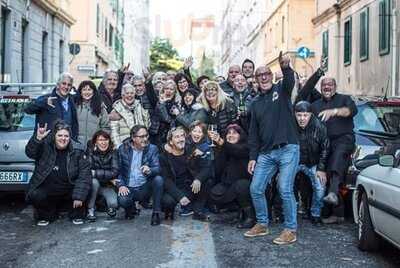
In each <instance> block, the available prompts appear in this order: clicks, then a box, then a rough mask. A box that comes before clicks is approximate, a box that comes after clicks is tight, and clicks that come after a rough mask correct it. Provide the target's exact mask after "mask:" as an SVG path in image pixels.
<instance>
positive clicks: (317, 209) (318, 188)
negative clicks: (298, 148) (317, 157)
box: [297, 165, 325, 217]
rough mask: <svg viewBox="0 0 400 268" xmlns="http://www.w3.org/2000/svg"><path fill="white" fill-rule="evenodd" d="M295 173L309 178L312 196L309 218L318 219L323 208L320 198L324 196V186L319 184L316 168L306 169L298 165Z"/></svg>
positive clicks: (304, 166)
mask: <svg viewBox="0 0 400 268" xmlns="http://www.w3.org/2000/svg"><path fill="white" fill-rule="evenodd" d="M297 172H303V174H304V175H306V176H307V177H308V178H310V181H311V185H312V189H313V196H312V202H311V216H313V217H320V216H321V209H322V206H323V201H322V198H324V195H325V186H324V185H322V184H321V182H320V180H319V179H318V178H317V166H313V167H307V166H306V165H299V166H298V168H297Z"/></svg>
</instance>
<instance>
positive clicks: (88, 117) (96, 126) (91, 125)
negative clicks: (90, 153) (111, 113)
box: [76, 103, 111, 146]
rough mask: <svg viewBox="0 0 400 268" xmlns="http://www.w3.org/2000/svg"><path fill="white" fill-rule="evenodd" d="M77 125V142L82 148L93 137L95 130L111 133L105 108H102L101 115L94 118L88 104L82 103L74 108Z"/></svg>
mask: <svg viewBox="0 0 400 268" xmlns="http://www.w3.org/2000/svg"><path fill="white" fill-rule="evenodd" d="M76 112H77V116H78V124H79V134H78V141H79V142H80V143H81V144H83V145H84V146H86V145H87V142H88V141H90V140H91V139H92V137H93V134H94V133H95V132H96V131H97V130H105V131H107V132H109V133H110V132H111V129H110V123H109V119H108V113H107V110H106V108H105V106H102V109H101V113H100V114H99V116H96V115H94V114H93V113H92V110H91V108H90V104H89V103H83V104H82V105H80V106H77V107H76Z"/></svg>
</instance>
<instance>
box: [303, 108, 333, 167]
mask: <svg viewBox="0 0 400 268" xmlns="http://www.w3.org/2000/svg"><path fill="white" fill-rule="evenodd" d="M298 129H299V138H300V164H305V165H306V166H309V167H312V166H315V165H317V170H319V171H326V168H327V161H328V156H329V138H328V134H327V131H326V127H325V126H324V125H323V124H322V123H321V121H319V119H318V118H316V117H315V116H314V115H311V119H310V122H309V123H308V125H307V126H306V128H305V129H302V128H300V127H299V128H298Z"/></svg>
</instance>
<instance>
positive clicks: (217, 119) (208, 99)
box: [197, 81, 238, 135]
mask: <svg viewBox="0 0 400 268" xmlns="http://www.w3.org/2000/svg"><path fill="white" fill-rule="evenodd" d="M197 101H198V102H199V103H200V104H201V105H202V106H203V107H204V109H205V110H206V111H207V114H208V120H207V123H208V124H212V125H216V130H217V132H218V133H219V134H220V135H225V133H226V127H227V126H228V125H229V124H232V123H235V122H236V121H237V116H238V112H237V108H236V105H235V103H234V102H233V100H232V99H230V98H229V97H228V95H226V93H225V92H224V91H223V90H222V89H221V87H220V86H219V84H218V83H217V82H214V81H209V82H207V83H206V84H205V85H204V90H203V92H202V93H201V94H200V96H199V97H198V99H197Z"/></svg>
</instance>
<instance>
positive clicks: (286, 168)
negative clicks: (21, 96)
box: [250, 144, 300, 231]
mask: <svg viewBox="0 0 400 268" xmlns="http://www.w3.org/2000/svg"><path fill="white" fill-rule="evenodd" d="M299 158H300V150H299V145H297V144H288V145H286V146H284V147H282V148H279V149H276V150H272V151H271V152H269V153H265V154H260V155H259V156H258V158H257V164H256V167H255V170H254V175H253V179H252V182H251V185H250V194H251V198H252V199H253V205H254V209H255V211H256V217H257V222H258V223H260V224H263V225H268V210H267V200H266V199H265V189H266V187H267V185H268V183H269V182H270V181H271V178H272V176H274V174H275V173H276V172H277V171H278V170H279V177H278V188H279V194H280V196H281V199H282V204H283V214H284V216H285V221H284V226H285V228H286V229H289V230H291V231H296V229H297V218H296V217H297V205H296V199H295V197H294V193H293V183H294V178H295V176H296V171H297V166H298V164H299Z"/></svg>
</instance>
